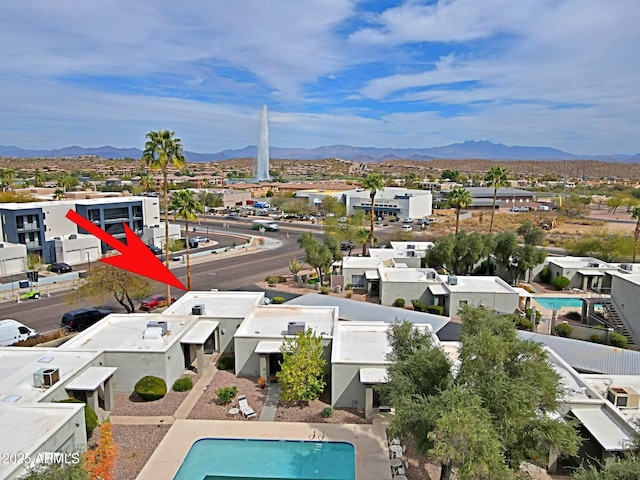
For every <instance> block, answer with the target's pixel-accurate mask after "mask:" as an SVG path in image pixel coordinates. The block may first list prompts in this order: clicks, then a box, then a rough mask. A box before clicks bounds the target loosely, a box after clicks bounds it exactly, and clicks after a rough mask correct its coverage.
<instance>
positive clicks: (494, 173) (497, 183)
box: [484, 167, 508, 233]
mask: <svg viewBox="0 0 640 480" xmlns="http://www.w3.org/2000/svg"><path fill="white" fill-rule="evenodd" d="M484 180H485V182H488V183H489V185H492V186H493V208H492V209H491V221H490V222H489V233H491V232H492V231H493V216H494V214H495V213H496V197H497V196H498V188H500V187H506V186H507V185H508V183H507V180H508V171H507V168H506V167H491V168H490V169H489V172H487V174H486V175H485V177H484Z"/></svg>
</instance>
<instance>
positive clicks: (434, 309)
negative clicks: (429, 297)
mask: <svg viewBox="0 0 640 480" xmlns="http://www.w3.org/2000/svg"><path fill="white" fill-rule="evenodd" d="M443 312H444V307H443V306H442V305H427V313H433V314H435V315H442V314H443Z"/></svg>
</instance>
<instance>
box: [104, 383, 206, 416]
mask: <svg viewBox="0 0 640 480" xmlns="http://www.w3.org/2000/svg"><path fill="white" fill-rule="evenodd" d="M191 378H192V380H193V384H194V385H195V384H196V382H197V381H198V379H199V378H200V377H199V376H197V375H191ZM167 387H168V388H169V391H168V392H167V394H166V395H165V396H164V397H163V398H161V399H160V400H154V401H153V402H144V401H142V399H140V397H138V395H137V394H136V393H132V394H121V395H115V408H114V410H113V412H111V414H112V415H117V416H140V417H154V416H165V415H173V414H174V413H175V411H176V409H177V408H178V407H179V406H180V404H181V403H182V402H183V400H184V399H185V398H187V395H189V392H175V391H173V390H171V385H167Z"/></svg>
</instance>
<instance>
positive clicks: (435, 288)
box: [429, 285, 449, 295]
mask: <svg viewBox="0 0 640 480" xmlns="http://www.w3.org/2000/svg"><path fill="white" fill-rule="evenodd" d="M429 291H430V292H431V294H432V295H449V291H448V290H447V289H446V288H444V287H443V286H442V285H429Z"/></svg>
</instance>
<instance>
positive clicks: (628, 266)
mask: <svg viewBox="0 0 640 480" xmlns="http://www.w3.org/2000/svg"><path fill="white" fill-rule="evenodd" d="M620 268H621V269H622V270H626V271H627V272H630V271H631V270H633V265H631V264H629V263H623V264H621V265H620Z"/></svg>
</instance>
